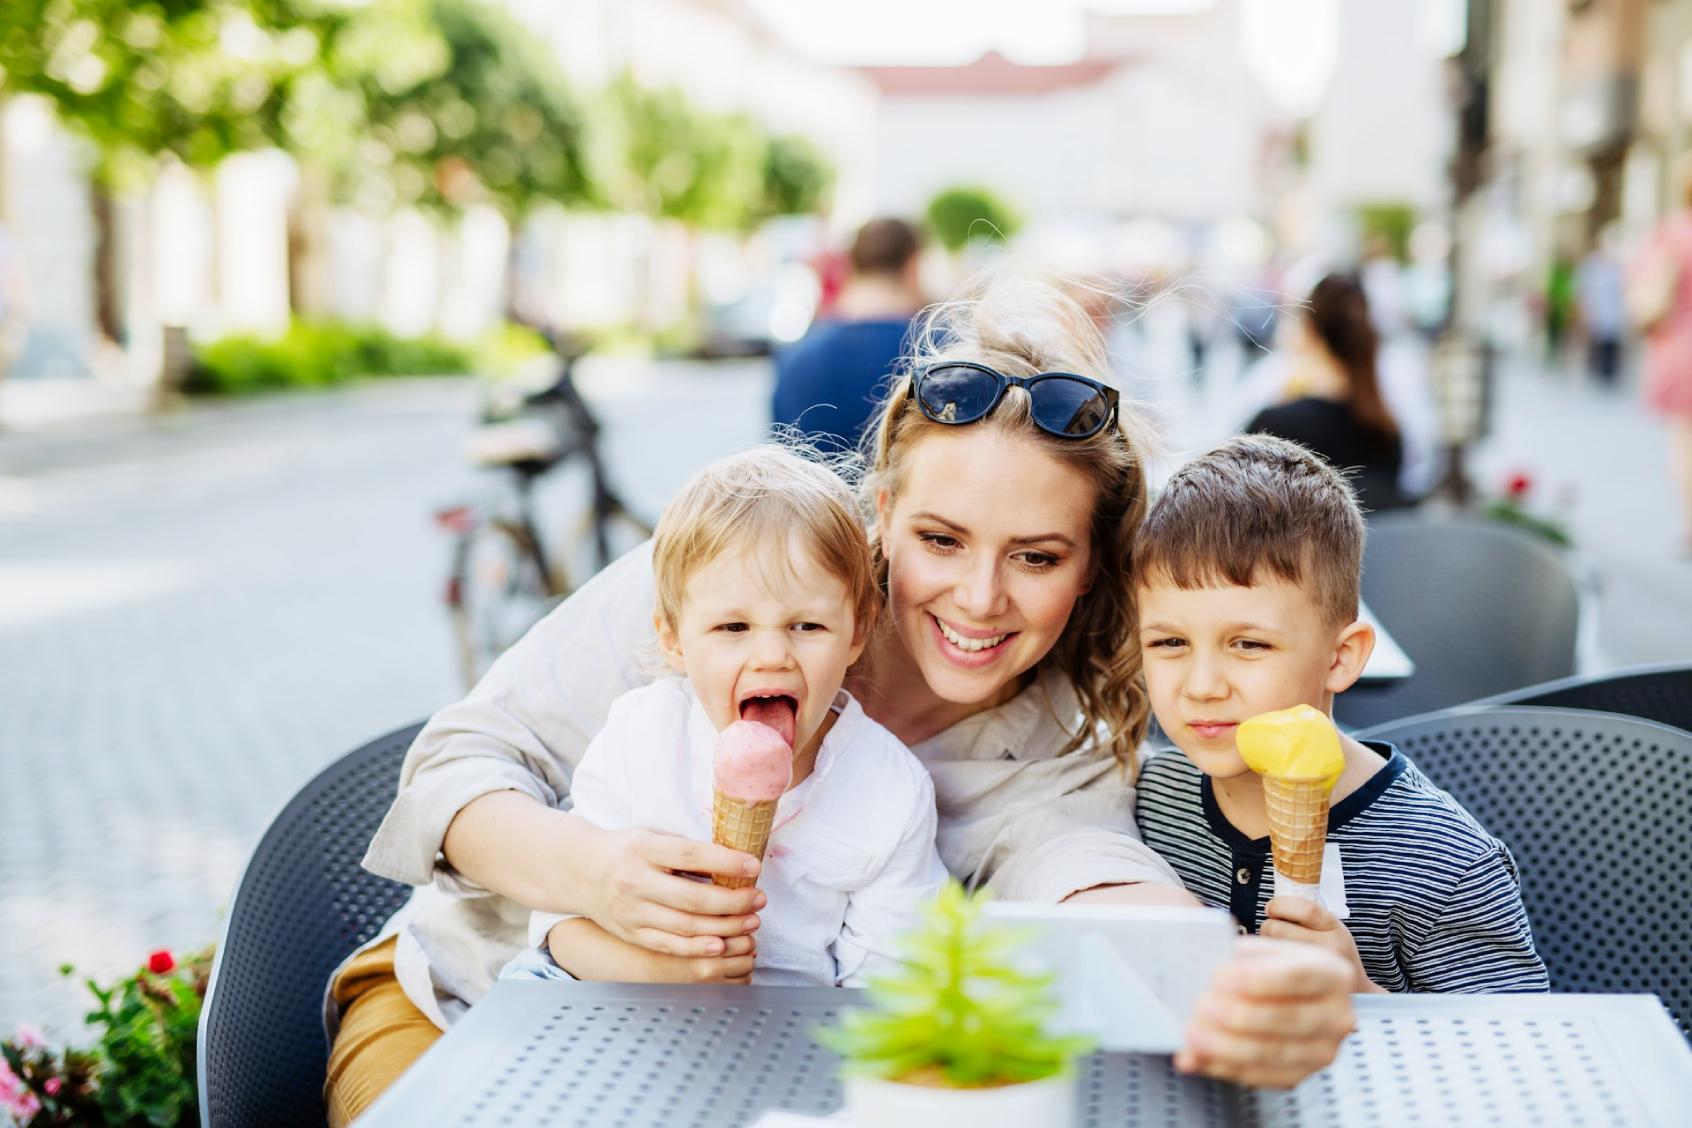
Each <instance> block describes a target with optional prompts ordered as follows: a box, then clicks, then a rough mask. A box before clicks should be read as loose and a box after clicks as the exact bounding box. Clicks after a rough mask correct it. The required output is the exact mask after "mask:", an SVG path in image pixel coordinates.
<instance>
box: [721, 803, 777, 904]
mask: <svg viewBox="0 0 1692 1128" xmlns="http://www.w3.org/2000/svg"><path fill="white" fill-rule="evenodd" d="M713 794H714V796H715V800H714V802H713V803H712V804H711V840H712V841H713V842H715V843H716V844H717V845H719V846H727V847H728V848H729V849H731V850H741V851H744V852H745V853H748V854H751V855H752V856H753V857H754V858H757V859H758V860H759V861H762V860H763V858H764V847H765V846H766V845H768V844H769V841H770V827H771V826H772V825H773V824H774V823H775V811H776V803H777V802H778V800H775V799H766V800H764V801H762V802H758V803H749V802H747V801H746V800H745V799H736V798H735V797H734V796H732V795H724V794H723V793H722V792H721V791H717V792H714V793H713ZM711 881H712V883H713V884H716V885H726V886H728V887H729V888H730V889H744V888H746V887H747V886H748V885H756V884H758V879H757V878H755V877H722V876H719V875H712V877H711Z"/></svg>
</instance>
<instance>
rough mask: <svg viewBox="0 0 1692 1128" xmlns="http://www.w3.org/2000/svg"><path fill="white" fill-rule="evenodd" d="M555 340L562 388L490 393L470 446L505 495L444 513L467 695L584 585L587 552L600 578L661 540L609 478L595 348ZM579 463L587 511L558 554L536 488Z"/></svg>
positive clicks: (450, 603) (450, 602) (440, 521)
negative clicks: (589, 377)
mask: <svg viewBox="0 0 1692 1128" xmlns="http://www.w3.org/2000/svg"><path fill="white" fill-rule="evenodd" d="M551 340H552V345H553V355H554V356H555V357H556V358H557V361H558V375H557V378H556V380H554V381H553V383H552V384H551V385H550V386H548V387H546V388H545V389H543V390H541V391H538V392H534V393H530V394H526V395H521V396H519V397H517V398H516V399H515V402H512V397H509V396H505V397H501V396H499V395H497V394H494V395H490V397H489V398H488V401H487V402H486V403H485V405H484V408H483V422H482V424H481V425H480V426H478V427H477V428H476V429H475V430H474V431H472V432H471V433H470V436H469V437H468V438H467V439H466V440H465V446H464V449H465V454H466V456H467V457H468V458H469V459H470V461H471V462H473V463H475V464H476V465H477V466H478V467H481V468H483V469H487V470H495V471H499V472H500V481H501V483H502V486H501V488H497V489H495V490H491V491H489V492H488V493H487V494H486V495H485V496H483V497H480V498H477V499H476V500H473V501H470V502H466V503H464V504H461V505H455V506H451V507H449V508H446V509H442V510H440V511H439V512H437V513H436V514H435V523H436V524H437V525H439V526H440V527H441V528H442V529H443V530H445V531H446V532H447V533H449V534H450V535H451V536H452V537H453V548H452V564H451V573H450V574H449V575H448V577H447V582H446V590H445V593H444V594H445V598H446V604H447V611H448V613H449V615H450V616H451V618H452V625H453V634H454V640H455V642H456V644H457V648H458V660H459V670H460V673H461V674H462V676H463V678H464V684H465V686H466V687H469V686H472V685H474V684H475V683H476V682H477V681H478V680H480V678H481V676H482V675H483V674H484V673H486V672H487V669H488V667H489V666H490V665H492V664H493V661H494V659H496V658H498V657H499V656H500V655H501V654H503V653H504V652H505V651H506V649H507V648H508V647H510V646H511V645H512V644H513V643H515V642H516V641H517V640H518V639H519V638H521V637H523V634H524V632H526V631H527V630H528V629H529V628H530V627H532V626H534V625H535V624H536V623H538V622H539V621H540V620H541V619H542V618H543V617H544V616H545V615H546V613H547V612H548V611H550V610H552V608H553V607H555V606H556V605H557V604H558V603H559V602H560V601H561V600H562V599H563V598H564V597H565V596H566V595H569V594H570V592H571V590H573V587H574V585H575V583H576V582H577V579H576V578H575V577H572V576H571V575H570V569H569V568H568V567H567V566H566V564H565V561H566V560H571V559H578V558H579V557H580V555H581V553H580V552H579V551H578V550H579V549H582V548H585V547H587V546H589V545H590V544H591V548H592V568H591V571H594V572H597V571H598V570H599V569H601V568H603V567H605V566H606V565H607V564H609V563H610V562H611V561H612V560H613V559H614V558H615V557H616V556H619V555H621V554H622V553H623V552H626V551H628V549H630V548H633V547H634V546H635V545H637V544H639V543H641V542H642V541H644V540H646V539H647V538H648V537H650V536H651V535H652V525H651V523H650V522H648V521H646V520H644V519H642V518H641V517H639V516H637V515H635V514H634V513H633V512H632V511H631V510H630V509H629V507H628V506H627V505H626V504H625V503H624V502H623V499H622V498H620V497H619V496H618V495H617V494H616V492H615V491H613V490H612V488H611V484H610V482H609V481H608V480H607V478H606V473H605V462H604V459H603V457H602V456H601V454H600V450H599V434H600V423H599V420H598V419H597V418H595V417H594V414H593V412H592V411H591V410H590V409H589V407H588V405H587V402H586V401H585V400H584V399H582V396H581V393H580V391H578V390H577V388H576V380H575V367H576V361H578V360H580V359H581V357H582V356H583V354H584V353H585V351H586V350H585V348H584V347H583V346H582V343H581V342H580V341H579V340H577V339H574V338H569V337H562V336H560V337H554V338H551ZM496 392H497V389H496ZM572 461H577V462H581V463H585V465H586V467H587V471H588V475H589V482H590V486H589V503H588V507H587V511H586V513H585V514H584V516H583V519H582V522H581V523H580V526H579V527H578V528H577V529H576V530H575V532H574V534H573V535H572V536H571V537H570V539H569V540H568V542H567V543H565V544H564V545H558V546H552V547H549V546H548V544H547V543H546V541H545V540H544V539H543V538H542V537H541V534H540V526H539V525H538V524H537V522H536V520H535V482H536V480H537V479H539V478H540V477H542V476H543V475H545V474H547V473H549V472H551V471H553V470H555V469H557V468H558V467H560V466H564V465H566V464H568V463H570V462H572ZM582 571H584V572H585V571H588V569H583V570H582ZM581 578H582V579H585V578H586V577H585V575H584V576H582V577H581Z"/></svg>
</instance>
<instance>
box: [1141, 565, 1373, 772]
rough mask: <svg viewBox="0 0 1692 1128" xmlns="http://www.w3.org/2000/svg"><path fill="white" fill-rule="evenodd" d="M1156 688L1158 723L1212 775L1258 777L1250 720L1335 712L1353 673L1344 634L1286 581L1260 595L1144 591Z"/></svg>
mask: <svg viewBox="0 0 1692 1128" xmlns="http://www.w3.org/2000/svg"><path fill="white" fill-rule="evenodd" d="M1138 595H1139V608H1140V646H1141V649H1142V650H1143V651H1144V653H1145V668H1146V689H1147V690H1148V692H1149V693H1150V695H1151V704H1152V711H1153V712H1154V713H1156V714H1157V722H1158V724H1160V725H1162V726H1163V731H1164V732H1165V733H1167V734H1168V735H1169V738H1170V739H1171V740H1173V741H1174V742H1175V746H1176V747H1177V748H1179V749H1180V750H1181V751H1182V752H1185V753H1186V754H1187V756H1188V758H1190V759H1191V760H1192V761H1193V763H1195V764H1197V765H1198V767H1199V769H1200V770H1201V771H1203V772H1204V773H1205V774H1206V775H1208V776H1212V777H1214V778H1218V779H1227V778H1230V777H1233V776H1237V775H1241V774H1244V773H1247V772H1249V771H1250V770H1251V769H1250V768H1247V767H1246V766H1245V762H1244V761H1243V760H1241V759H1240V755H1239V753H1238V752H1237V751H1235V750H1234V732H1235V730H1236V729H1237V728H1238V727H1239V723H1240V722H1241V721H1244V720H1247V719H1248V718H1251V717H1255V716H1256V715H1257V714H1259V713H1267V712H1270V711H1272V710H1275V709H1289V708H1291V707H1292V706H1294V705H1310V706H1312V707H1314V708H1317V709H1321V710H1323V711H1324V712H1326V711H1327V709H1328V707H1329V705H1330V704H1331V696H1330V695H1331V694H1333V693H1335V692H1337V691H1338V690H1340V689H1343V688H1345V685H1346V684H1349V682H1350V680H1351V678H1352V676H1353V674H1352V673H1351V671H1350V669H1349V668H1347V667H1344V666H1343V664H1339V650H1338V640H1339V636H1340V635H1341V634H1342V633H1343V628H1341V629H1336V628H1335V627H1333V626H1332V625H1331V624H1329V623H1328V622H1327V621H1326V620H1325V618H1324V616H1323V615H1322V613H1321V611H1320V609H1319V608H1318V607H1317V605H1316V601H1315V600H1314V599H1313V598H1312V597H1311V596H1310V595H1309V594H1308V593H1307V592H1306V591H1305V590H1304V589H1303V588H1302V587H1300V586H1298V585H1297V584H1291V583H1287V582H1286V581H1285V580H1281V579H1278V578H1274V579H1268V580H1265V581H1263V582H1260V583H1258V584H1256V585H1255V586H1253V587H1235V586H1233V585H1227V586H1223V587H1205V588H1195V589H1194V590H1192V591H1183V590H1182V589H1180V588H1178V587H1175V586H1174V585H1173V584H1169V583H1164V582H1159V583H1153V584H1149V585H1142V586H1141V587H1140V588H1139V589H1138Z"/></svg>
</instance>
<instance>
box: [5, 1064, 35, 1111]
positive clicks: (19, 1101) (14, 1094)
mask: <svg viewBox="0 0 1692 1128" xmlns="http://www.w3.org/2000/svg"><path fill="white" fill-rule="evenodd" d="M40 1111H41V1101H40V1100H38V1099H37V1098H36V1095H35V1094H34V1093H32V1092H30V1091H29V1089H28V1088H27V1087H26V1086H25V1085H24V1083H23V1082H22V1081H21V1080H19V1079H18V1076H17V1075H16V1074H15V1073H13V1072H12V1069H11V1067H10V1066H8V1065H7V1064H6V1062H5V1061H4V1060H3V1059H0V1112H5V1113H6V1114H7V1115H9V1116H10V1117H11V1118H12V1119H13V1120H15V1121H17V1122H18V1123H19V1124H27V1123H29V1121H30V1118H31V1117H33V1116H34V1115H35V1114H36V1113H38V1112H40Z"/></svg>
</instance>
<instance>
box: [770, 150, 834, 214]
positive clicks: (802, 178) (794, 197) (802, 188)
mask: <svg viewBox="0 0 1692 1128" xmlns="http://www.w3.org/2000/svg"><path fill="white" fill-rule="evenodd" d="M833 187H834V166H833V165H832V164H831V163H830V162H829V160H828V158H827V157H825V156H823V154H822V151H821V150H820V149H818V148H817V147H816V145H815V144H813V143H812V142H811V140H810V138H808V137H802V136H800V135H799V134H796V133H778V134H776V135H775V136H774V137H771V138H770V142H769V145H768V146H767V147H766V148H765V151H764V200H763V206H762V207H761V208H760V211H761V212H762V214H764V215H803V214H805V213H806V212H814V211H820V210H821V209H822V207H823V205H824V203H825V201H826V200H827V199H828V194H829V192H830V190H831V189H833Z"/></svg>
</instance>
